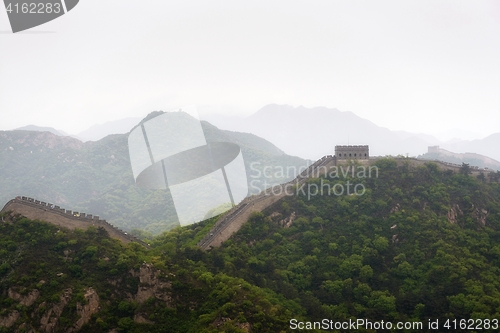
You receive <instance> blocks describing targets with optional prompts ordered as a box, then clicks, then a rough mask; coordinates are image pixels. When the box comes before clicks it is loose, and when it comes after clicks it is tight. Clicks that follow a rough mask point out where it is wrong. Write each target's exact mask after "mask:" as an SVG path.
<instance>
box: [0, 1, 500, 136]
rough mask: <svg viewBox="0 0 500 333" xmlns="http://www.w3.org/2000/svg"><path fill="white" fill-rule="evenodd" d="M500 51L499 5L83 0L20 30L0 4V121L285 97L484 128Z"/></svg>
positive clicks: (84, 121)
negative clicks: (46, 20)
mask: <svg viewBox="0 0 500 333" xmlns="http://www.w3.org/2000/svg"><path fill="white" fill-rule="evenodd" d="M499 61H500V2H498V1H456V0H453V1H421V0H419V1H399V0H398V1H372V0H370V1H352V0H349V1H332V0H327V1H307V2H306V1H269V0H267V1H254V0H253V1H245V2H243V1H234V0H233V1H186V0H183V1H159V0H158V1H151V0H150V1H144V0H136V1H131V0H119V1H118V0H107V1H102V0H82V1H80V3H79V4H78V5H77V6H76V7H75V8H74V9H73V10H72V11H70V12H69V13H68V14H66V15H64V16H62V17H60V18H58V19H56V20H54V21H52V22H49V23H46V24H44V25H41V26H38V27H35V28H33V29H30V30H28V31H27V32H24V33H18V34H12V33H11V32H10V26H9V23H8V18H7V14H6V12H5V10H4V9H3V8H0V115H1V118H0V129H12V128H15V127H19V126H24V125H28V124H36V125H39V126H52V127H55V128H58V129H62V130H64V131H67V132H69V133H77V132H79V131H82V130H84V129H86V128H88V127H90V126H91V125H93V124H96V123H103V122H106V121H110V120H116V119H120V118H125V117H131V116H144V115H146V114H147V113H149V112H150V111H153V110H160V109H161V110H164V111H168V110H171V109H175V108H178V107H181V106H183V105H191V104H196V105H198V106H199V109H200V113H204V112H221V113H233V114H239V115H248V114H250V113H253V112H255V111H257V110H258V109H259V108H261V107H262V106H264V105H265V104H269V103H279V104H290V105H294V106H299V105H304V106H307V107H313V106H327V107H332V108H338V109H339V110H342V111H352V112H354V113H356V114H357V115H359V116H361V117H364V118H367V119H369V120H371V121H373V122H374V123H376V124H377V125H380V126H384V127H387V128H389V129H393V130H407V131H414V132H427V133H432V132H439V131H441V130H445V129H451V128H459V129H463V130H470V131H474V132H479V133H481V134H483V135H487V134H490V133H493V132H500V64H499ZM332 126H333V125H332Z"/></svg>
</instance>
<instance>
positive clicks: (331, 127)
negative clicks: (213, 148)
mask: <svg viewBox="0 0 500 333" xmlns="http://www.w3.org/2000/svg"><path fill="white" fill-rule="evenodd" d="M205 119H206V120H208V121H210V122H211V123H213V124H215V125H216V126H219V127H220V128H224V129H230V130H234V131H241V132H249V133H253V134H255V135H258V136H260V137H262V138H265V139H267V140H269V141H270V142H272V143H274V144H275V145H276V146H278V147H280V148H281V149H283V151H285V152H286V153H287V154H291V155H296V156H301V157H303V158H309V159H317V158H319V157H321V156H323V155H325V154H331V153H333V151H334V147H335V145H346V144H368V145H370V154H371V155H372V156H385V155H393V156H396V155H406V154H408V155H410V156H417V155H420V154H423V153H425V152H426V151H427V148H428V146H433V145H440V146H441V147H442V148H445V149H449V150H451V151H456V152H459V153H465V152H473V153H479V154H483V155H486V156H489V157H491V158H493V159H496V160H500V150H499V149H497V147H500V133H497V134H493V135H491V136H489V137H487V138H484V139H482V140H474V141H466V140H458V141H457V140H452V141H450V142H443V141H441V140H439V139H437V138H436V137H434V136H432V135H429V134H424V133H410V132H405V131H391V130H389V129H387V128H384V127H380V126H378V125H376V124H375V123H373V122H371V121H369V120H367V119H364V118H361V117H359V116H357V115H355V114H354V113H352V112H349V111H339V110H337V109H330V108H326V107H314V108H306V107H304V106H299V107H292V106H289V105H277V104H270V105H266V106H264V107H263V108H262V109H260V110H259V111H257V112H256V113H255V114H253V115H251V116H249V117H247V118H241V117H231V116H221V115H207V116H205ZM469 134H470V133H469Z"/></svg>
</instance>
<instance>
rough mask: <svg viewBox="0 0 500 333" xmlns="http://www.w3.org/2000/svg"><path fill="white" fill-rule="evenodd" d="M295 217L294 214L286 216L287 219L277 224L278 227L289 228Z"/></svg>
mask: <svg viewBox="0 0 500 333" xmlns="http://www.w3.org/2000/svg"><path fill="white" fill-rule="evenodd" d="M295 217H296V214H295V212H292V214H290V216H288V217H287V218H285V219H283V220H281V221H280V222H279V224H280V226H282V227H283V228H290V226H291V225H292V223H293V221H295Z"/></svg>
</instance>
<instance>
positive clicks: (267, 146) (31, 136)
mask: <svg viewBox="0 0 500 333" xmlns="http://www.w3.org/2000/svg"><path fill="white" fill-rule="evenodd" d="M154 114H157V113H154ZM154 114H152V115H154ZM202 127H203V130H204V132H205V136H206V138H207V142H220V141H227V142H234V143H237V144H238V145H239V146H240V148H241V150H242V154H243V158H244V161H245V166H246V169H247V178H248V182H249V188H250V191H252V192H253V193H255V192H257V191H258V190H259V189H262V188H263V187H265V186H266V184H265V183H264V181H267V183H279V182H283V181H286V180H288V179H291V178H293V177H294V176H295V174H293V173H290V174H284V175H283V176H281V175H277V176H276V175H275V174H274V173H272V174H271V173H270V174H269V175H268V176H269V177H264V175H263V174H262V173H260V171H257V170H262V169H263V168H264V166H269V167H282V168H284V169H286V168H287V167H291V170H299V168H300V167H304V166H305V165H307V161H305V160H303V159H301V158H298V157H293V156H288V155H285V154H284V153H283V152H282V151H281V150H279V149H278V148H277V147H276V146H274V145H273V144H271V143H270V142H268V141H266V140H264V139H261V138H259V137H256V136H255V135H252V134H247V133H235V132H229V131H221V130H219V129H218V128H216V127H215V126H212V125H210V124H209V123H207V122H202ZM127 138H128V135H127V134H123V135H110V136H108V137H105V138H104V139H102V140H99V141H96V142H91V141H89V142H86V143H83V142H81V141H79V140H77V139H74V138H70V137H60V136H56V135H54V134H52V133H49V132H34V131H6V132H5V131H4V132H0V187H1V188H2V190H1V191H0V204H2V205H3V204H5V203H6V202H7V201H8V200H10V199H12V198H14V197H15V196H18V195H24V196H29V197H33V198H36V199H38V200H41V201H45V202H50V203H54V204H56V205H59V206H61V207H65V208H67V209H72V210H74V211H80V212H87V213H90V214H94V215H99V216H100V217H102V218H105V219H107V220H108V221H110V222H111V223H113V225H115V226H118V227H120V228H122V229H125V230H128V231H130V230H132V229H141V230H144V231H146V232H147V233H148V232H149V233H152V234H159V233H161V232H163V231H166V230H169V229H171V228H173V227H175V226H177V225H179V224H178V221H177V216H176V214H175V209H174V207H173V203H172V198H171V196H170V194H169V192H168V190H167V191H165V190H144V189H140V188H138V187H137V186H136V185H135V181H134V178H133V175H132V169H131V164H130V158H129V152H128V142H127ZM186 167H189V166H186Z"/></svg>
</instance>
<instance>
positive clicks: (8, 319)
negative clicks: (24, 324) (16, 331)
mask: <svg viewBox="0 0 500 333" xmlns="http://www.w3.org/2000/svg"><path fill="white" fill-rule="evenodd" d="M19 316H20V314H19V311H17V310H14V311H12V312H11V313H9V314H8V315H7V316H5V317H0V327H11V326H12V325H14V323H15V322H16V320H18V319H19Z"/></svg>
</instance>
